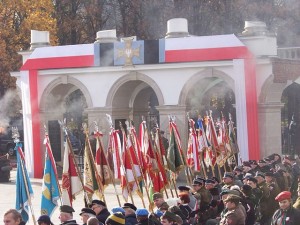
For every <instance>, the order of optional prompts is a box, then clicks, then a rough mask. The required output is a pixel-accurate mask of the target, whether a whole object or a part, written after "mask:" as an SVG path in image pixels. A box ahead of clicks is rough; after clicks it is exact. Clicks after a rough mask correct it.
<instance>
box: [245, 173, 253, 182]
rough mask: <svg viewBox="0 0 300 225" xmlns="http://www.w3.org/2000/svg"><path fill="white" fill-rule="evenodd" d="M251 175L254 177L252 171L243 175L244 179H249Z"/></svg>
mask: <svg viewBox="0 0 300 225" xmlns="http://www.w3.org/2000/svg"><path fill="white" fill-rule="evenodd" d="M250 177H253V175H252V174H251V173H246V174H245V176H244V177H243V180H245V179H249V178H250Z"/></svg>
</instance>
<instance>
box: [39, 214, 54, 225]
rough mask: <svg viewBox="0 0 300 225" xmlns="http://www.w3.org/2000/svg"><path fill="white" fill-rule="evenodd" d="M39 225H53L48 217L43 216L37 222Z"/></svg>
mask: <svg viewBox="0 0 300 225" xmlns="http://www.w3.org/2000/svg"><path fill="white" fill-rule="evenodd" d="M37 222H38V224H39V225H53V223H52V222H51V219H50V217H49V216H48V215H41V216H40V217H39V218H38V220H37Z"/></svg>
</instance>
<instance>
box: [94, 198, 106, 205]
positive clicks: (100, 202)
mask: <svg viewBox="0 0 300 225" xmlns="http://www.w3.org/2000/svg"><path fill="white" fill-rule="evenodd" d="M95 204H96V205H102V206H104V207H106V204H105V202H103V201H101V200H97V199H95V200H93V201H92V204H91V205H95Z"/></svg>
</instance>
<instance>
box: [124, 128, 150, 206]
mask: <svg viewBox="0 0 300 225" xmlns="http://www.w3.org/2000/svg"><path fill="white" fill-rule="evenodd" d="M120 127H121V130H122V132H125V131H124V128H123V126H122V123H120ZM129 137H130V141H131V144H132V146H134V145H133V142H132V139H131V136H130V133H129ZM123 144H125V146H126V145H127V143H124V142H123ZM125 151H126V150H125ZM134 151H135V150H134ZM125 155H126V152H125ZM129 160H130V165H131V168H132V174H133V177H134V181H135V183H136V185H137V187H138V189H139V190H140V191H141V194H142V193H143V190H142V188H141V186H140V185H139V181H138V179H137V177H136V171H135V168H134V165H133V162H132V157H131V152H130V150H129ZM140 172H141V174H143V171H140ZM140 197H141V200H142V203H143V206H144V208H146V205H145V201H144V198H143V197H142V196H140Z"/></svg>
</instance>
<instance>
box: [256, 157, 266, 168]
mask: <svg viewBox="0 0 300 225" xmlns="http://www.w3.org/2000/svg"><path fill="white" fill-rule="evenodd" d="M257 164H258V166H259V167H260V168H262V167H264V166H266V165H267V162H266V161H265V160H263V159H260V160H258V162H257Z"/></svg>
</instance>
